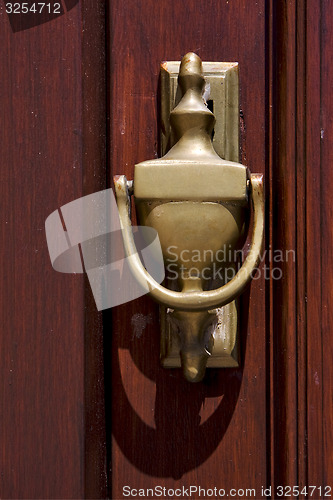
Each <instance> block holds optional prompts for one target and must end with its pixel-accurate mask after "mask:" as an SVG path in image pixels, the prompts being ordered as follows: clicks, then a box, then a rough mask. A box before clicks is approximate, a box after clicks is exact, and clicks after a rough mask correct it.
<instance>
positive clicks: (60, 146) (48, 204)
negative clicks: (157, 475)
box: [0, 1, 106, 498]
mask: <svg viewBox="0 0 333 500" xmlns="http://www.w3.org/2000/svg"><path fill="white" fill-rule="evenodd" d="M89 4H90V5H89V8H88V9H87V10H86V11H85V10H82V5H77V6H76V7H74V4H73V5H72V7H73V8H72V10H70V12H67V13H65V14H64V15H62V16H60V17H59V18H57V19H55V20H53V21H51V22H49V23H45V24H40V25H39V26H36V27H34V28H31V29H26V30H23V31H16V32H13V31H12V29H11V25H10V23H9V20H8V18H7V17H6V14H5V12H4V8H3V5H2V6H1V9H2V15H1V30H0V38H1V47H2V50H1V55H0V65H1V71H2V77H1V95H0V101H1V106H0V114H1V144H2V148H1V174H0V175H1V188H0V189H1V194H0V199H1V201H0V204H1V232H2V238H1V241H2V244H1V250H0V252H1V264H2V265H1V268H2V269H3V275H2V280H1V291H0V301H1V306H0V307H1V318H2V326H1V335H0V350H1V353H2V354H1V365H2V366H1V375H2V388H1V409H0V418H1V423H0V429H1V431H0V432H1V438H0V441H1V452H0V496H1V497H2V498H83V497H84V496H85V476H86V474H85V467H86V466H87V465H88V464H90V466H91V465H92V464H93V463H94V464H95V467H96V468H97V469H98V473H97V474H96V473H95V476H94V474H93V473H90V476H89V477H90V479H91V481H92V483H90V486H89V488H90V489H89V488H87V487H86V491H90V492H91V491H94V492H95V493H94V494H95V496H96V497H97V498H100V497H101V496H102V495H103V493H102V492H103V488H104V490H105V484H106V479H105V475H104V476H103V474H102V471H103V468H101V467H100V464H101V462H102V458H101V456H102V455H103V446H102V443H103V442H104V441H105V440H104V439H103V433H102V432H101V426H102V425H103V429H104V422H103V424H102V423H101V422H102V420H103V418H104V417H103V418H102V416H101V415H103V395H102V387H101V386H103V379H100V378H99V379H97V378H95V379H93V380H95V382H93V381H92V380H91V379H90V378H89V375H91V376H92V377H96V375H97V371H98V372H100V371H101V370H100V366H99V367H98V369H97V368H96V369H94V370H93V369H92V366H93V365H94V364H95V365H98V359H99V357H100V354H101V352H102V351H101V348H100V345H98V343H97V346H96V347H95V346H94V347H92V341H93V340H96V339H99V338H100V335H101V333H100V332H101V322H100V321H99V320H98V319H97V316H96V313H95V312H93V313H92V316H91V319H90V320H89V322H87V323H86V324H85V312H84V311H85V297H84V290H85V283H84V278H83V276H80V275H76V276H74V275H72V274H68V275H66V274H61V273H56V272H55V271H54V270H53V269H52V267H51V264H50V259H49V256H48V251H47V245H46V240H45V230H44V224H45V219H46V217H47V216H48V215H49V214H50V213H51V212H53V211H54V210H56V209H57V208H58V207H60V206H61V205H63V204H65V203H67V202H69V201H72V200H73V199H75V198H78V197H80V196H82V195H83V194H85V193H87V192H89V191H95V190H97V188H98V187H99V188H101V187H104V186H105V175H103V168H104V165H103V166H102V178H101V174H100V172H101V163H100V162H101V154H100V149H101V145H102V151H103V148H104V144H103V141H104V142H105V130H104V139H103V138H102V141H101V140H100V139H99V138H98V137H97V142H95V143H94V144H92V141H94V140H95V141H96V134H97V132H98V129H99V128H100V125H95V124H94V123H93V122H92V123H90V126H89V123H88V122H89V119H90V120H94V119H96V120H98V122H99V123H103V124H105V100H104V101H102V106H103V107H104V115H103V112H102V111H101V106H99V108H98V106H97V108H98V109H97V111H96V110H95V107H96V103H98V102H99V99H100V95H101V93H98V92H97V93H96V88H98V84H99V81H98V80H97V76H98V72H99V74H100V69H99V68H100V67H102V68H103V64H102V65H101V58H103V57H104V47H105V40H104V34H103V31H102V32H101V34H100V35H99V36H98V35H97V34H98V31H97V27H98V26H97V23H96V18H97V17H98V13H99V16H100V18H102V19H103V18H104V12H103V16H101V5H102V2H97V1H96V2H89ZM84 5H85V7H87V5H86V3H84ZM88 14H89V16H90V17H87V15H88ZM100 26H101V23H99V27H100ZM22 27H24V26H23V25H22V26H21V28H22ZM82 29H84V30H85V31H83V41H84V42H86V43H90V41H91V40H90V41H89V40H88V34H89V33H90V32H93V29H94V30H96V31H95V34H94V36H95V37H96V41H95V44H94V45H92V46H91V49H87V48H86V46H83V45H82ZM90 39H92V35H90ZM89 51H90V53H89ZM92 51H95V52H96V53H100V56H99V57H98V58H96V56H95V57H92V54H91V52H92ZM85 59H86V60H85ZM88 60H89V63H88ZM88 65H90V67H88ZM90 68H91V69H90ZM96 70H97V74H94V71H95V72H96ZM84 77H85V79H86V80H87V78H88V77H89V78H90V83H89V84H88V83H83V84H82V80H83V79H84ZM89 85H90V89H89ZM103 93H104V82H102V95H103ZM85 98H87V100H86V101H85ZM84 102H85V107H84ZM88 107H89V109H88ZM89 114H90V118H89ZM100 120H102V121H101V122H100ZM103 127H104V125H103ZM89 163H90V165H88V164H89ZM88 166H89V170H88ZM92 166H93V168H92ZM87 172H90V173H87ZM86 173H87V175H86ZM101 179H102V181H101ZM94 318H95V319H94ZM87 328H89V336H88V332H87V335H86V337H85V330H87ZM90 339H91V340H90ZM85 342H87V345H88V347H89V349H90V348H91V349H90V351H89V353H88V354H87V352H86V350H85ZM99 344H100V343H99ZM85 370H86V374H85ZM87 373H88V376H87ZM85 375H86V376H85ZM98 380H102V383H101V382H98ZM85 384H86V385H85ZM97 407H99V410H100V414H98V413H96V412H95V410H96V408H97ZM86 408H87V410H86ZM90 408H91V409H93V411H94V415H93V417H92V416H89V411H90ZM93 420H94V422H95V425H96V426H98V428H99V430H98V432H94V429H92V427H91V426H92V425H93V424H92V423H93ZM92 457H94V458H92ZM104 459H105V453H104ZM96 476H99V477H98V478H97V477H96ZM97 491H98V493H97Z"/></svg>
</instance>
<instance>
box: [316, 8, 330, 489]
mask: <svg viewBox="0 0 333 500" xmlns="http://www.w3.org/2000/svg"><path fill="white" fill-rule="evenodd" d="M332 22H333V8H332V3H331V2H328V1H326V0H324V1H322V11H321V33H322V36H321V54H322V55H321V103H320V104H321V106H320V112H321V126H320V137H321V149H320V160H321V162H320V167H321V168H320V173H319V172H318V176H317V179H316V184H314V186H313V187H315V186H316V191H317V193H318V177H319V176H320V195H321V205H320V207H321V214H320V215H321V217H320V227H321V259H320V260H321V262H320V264H321V278H322V294H321V312H322V356H323V365H322V372H321V375H322V377H321V378H320V375H319V387H318V384H316V385H317V387H316V388H317V389H320V390H321V391H322V404H323V406H322V412H323V413H322V420H323V424H322V425H323V435H322V443H323V461H322V466H323V471H322V472H323V484H324V485H332V484H333V435H332V429H333V398H332V394H333V367H332V359H333V340H332V330H333V313H332V290H333V273H332V267H331V264H332V262H333V255H332V241H333V230H332V220H333V203H332V192H333V191H332V189H333V156H332V137H333V118H332V117H333V96H332V86H331V83H330V82H332V78H333V74H332V71H333V68H332V51H333V37H332V29H331V26H332ZM317 137H318V130H316V138H317ZM316 161H318V156H317V158H316ZM318 222H319V221H318ZM318 261H319V258H318V255H316V262H317V264H319V262H318ZM316 276H317V275H316ZM315 279H316V278H315ZM316 333H317V335H318V330H317V332H315V331H314V332H313V334H314V336H315V335H316ZM317 342H318V338H317ZM317 345H318V344H317ZM319 368H320V367H319ZM316 381H317V379H316V380H315V382H316Z"/></svg>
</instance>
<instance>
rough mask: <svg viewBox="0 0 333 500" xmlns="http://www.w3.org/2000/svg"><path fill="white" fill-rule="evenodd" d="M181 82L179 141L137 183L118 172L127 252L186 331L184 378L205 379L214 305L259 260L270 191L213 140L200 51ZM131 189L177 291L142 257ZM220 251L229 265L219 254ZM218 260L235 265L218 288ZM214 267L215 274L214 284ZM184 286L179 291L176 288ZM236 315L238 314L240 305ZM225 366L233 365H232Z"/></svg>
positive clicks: (228, 296)
mask: <svg viewBox="0 0 333 500" xmlns="http://www.w3.org/2000/svg"><path fill="white" fill-rule="evenodd" d="M178 81H179V85H180V88H181V90H182V98H181V100H180V101H179V103H178V105H177V106H176V107H175V108H174V109H173V110H172V111H171V113H170V123H171V127H172V129H173V131H174V133H175V136H176V139H177V142H176V143H175V145H174V146H173V147H172V148H171V149H170V150H169V151H168V152H167V153H166V154H165V155H164V156H163V157H162V158H160V159H157V160H148V161H144V162H142V163H139V164H137V165H135V173H134V183H132V182H128V181H127V179H126V177H125V176H123V175H120V176H115V178H114V182H115V192H116V196H117V204H118V210H119V217H120V223H121V227H122V232H123V240H124V249H125V254H126V257H128V263H129V265H130V268H131V271H132V273H133V276H134V277H135V279H136V280H137V281H138V282H139V283H140V284H141V285H142V286H143V287H146V288H147V287H148V289H149V294H150V295H151V297H152V298H153V299H155V300H156V301H158V302H159V303H161V304H163V305H165V306H166V307H167V308H168V309H167V310H166V311H167V314H168V317H169V323H170V322H171V323H173V331H174V332H175V331H176V333H178V334H179V336H178V348H179V351H180V360H181V365H182V368H183V371H184V375H185V377H186V378H187V379H188V380H189V381H192V382H196V381H200V380H201V379H202V378H203V376H204V373H205V368H206V365H207V361H208V360H209V358H210V357H211V356H212V354H213V353H212V351H213V346H214V336H212V325H213V324H214V321H215V323H216V317H217V316H216V310H215V311H214V309H219V308H221V307H222V306H225V305H227V304H230V303H232V301H234V300H235V299H236V298H237V297H238V296H239V295H240V294H241V293H242V291H243V290H244V288H245V287H246V285H247V284H248V283H249V282H250V280H251V278H252V276H253V273H254V270H255V268H256V267H257V265H258V262H259V259H260V250H261V246H262V240H263V232H264V229H263V228H264V189H263V176H262V175H259V174H249V172H248V169H247V168H246V167H245V166H243V165H241V164H239V163H237V162H233V161H229V160H224V159H222V158H221V157H220V156H218V154H217V153H216V152H215V150H214V147H213V145H212V140H211V138H212V130H213V127H214V124H215V117H214V114H213V113H212V112H211V111H210V110H209V109H208V107H207V106H206V104H205V102H204V99H203V90H204V87H205V79H204V76H203V69H202V62H201V60H200V58H199V57H198V56H197V55H196V54H194V53H189V54H186V56H184V58H183V60H182V62H181V65H180V70H179V78H178ZM237 102H238V101H237ZM131 194H133V195H134V200H135V205H136V208H137V213H138V218H139V221H140V224H142V225H146V226H151V227H153V228H154V229H155V230H156V231H157V233H158V235H159V239H160V243H161V247H162V252H163V257H164V261H165V266H166V268H168V265H169V264H170V262H173V264H174V270H175V271H176V274H177V285H172V288H173V289H169V288H166V287H165V286H162V285H159V284H158V283H157V282H156V281H155V280H154V279H153V278H152V277H151V276H150V275H149V273H148V272H147V271H146V269H145V267H144V266H143V264H142V262H141V260H140V257H139V255H138V252H137V249H136V247H135V243H134V238H133V234H132V228H131V220H130V196H131ZM249 198H251V200H252V205H253V234H252V243H251V247H250V250H249V252H248V254H247V256H246V258H245V260H244V262H243V264H242V265H241V267H240V268H239V270H238V271H236V262H234V261H233V259H232V258H230V254H232V252H234V251H235V250H237V249H238V248H241V246H240V245H241V244H242V243H243V242H244V232H245V225H246V224H245V222H246V218H247V217H246V216H247V212H248V210H249ZM171 249H172V250H171ZM221 252H222V253H223V252H224V254H223V255H224V256H225V258H224V260H223V265H222V264H221V258H217V255H219V256H221ZM175 256H176V257H175ZM171 257H172V258H171ZM217 264H219V265H220V266H221V268H222V267H224V268H226V267H227V266H233V267H234V268H235V273H234V276H233V277H232V279H230V280H229V281H228V280H224V279H223V278H222V283H221V282H220V286H217V287H216V286H214V280H213V278H212V271H213V267H214V266H215V265H217ZM207 270H210V271H208V275H209V272H210V273H211V275H209V276H210V279H209V280H208V281H207ZM204 272H205V273H204ZM223 281H224V282H223ZM177 286H178V288H180V289H178V290H177V289H175V288H176V287H177ZM233 314H234V315H236V316H237V310H236V308H235V309H234V312H233ZM235 321H236V323H237V320H235ZM234 343H236V340H235V342H234ZM233 347H234V346H233ZM231 350H232V349H231ZM229 355H231V354H230V352H229ZM221 356H222V357H223V353H222V355H221ZM221 356H220V357H221ZM165 365H166V366H168V364H167V363H165ZM221 365H222V366H232V364H231V365H230V364H228V362H227V363H225V364H223V362H222V363H220V364H219V365H218V366H221ZM169 366H177V365H176V364H175V365H172V364H170V365H169ZM211 366H214V365H213V364H212V365H211ZM234 366H235V365H234Z"/></svg>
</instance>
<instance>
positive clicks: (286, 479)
mask: <svg viewBox="0 0 333 500" xmlns="http://www.w3.org/2000/svg"><path fill="white" fill-rule="evenodd" d="M331 20H332V8H331V7H330V5H329V3H328V2H325V1H322V2H316V1H312V0H308V1H307V2H302V1H295V2H279V3H276V6H275V26H276V39H275V47H276V50H275V54H274V62H275V71H274V77H275V84H274V97H275V100H274V102H275V110H276V117H277V119H276V122H275V124H276V125H275V127H276V128H275V132H274V134H273V135H275V138H276V143H275V144H276V146H275V154H274V157H273V158H274V160H273V181H272V182H273V186H272V196H273V203H272V206H273V219H272V221H273V228H272V232H273V236H274V241H275V245H278V246H279V247H280V248H283V249H288V248H295V250H296V260H295V262H294V263H293V264H292V263H291V264H288V265H284V266H283V273H284V279H283V281H281V282H274V284H273V290H272V291H273V304H274V306H273V325H274V332H273V341H274V360H273V364H274V365H275V383H274V386H273V397H274V417H275V418H274V451H275V452H274V454H273V456H274V463H275V466H274V481H275V483H276V484H283V485H292V484H298V485H300V486H301V487H303V486H306V485H317V486H325V485H327V484H331V483H332V468H331V463H332V439H331V430H332V396H331V395H332V391H331V389H332V384H331V380H332V368H331V363H330V362H328V359H331V356H332V339H331V335H330V334H329V333H328V332H331V331H332V327H333V324H332V315H331V308H330V307H329V306H328V300H329V299H328V297H331V290H332V288H331V285H332V273H331V271H330V269H329V268H328V263H329V262H330V261H331V260H332V256H331V242H332V234H331V223H332V202H331V198H330V196H329V195H328V193H329V192H330V189H331V188H332V173H331V171H332V169H331V153H330V146H329V145H328V144H329V143H328V137H329V134H330V123H331V113H332V100H331V91H330V89H331V87H330V84H329V81H330V72H331V70H330V63H329V60H330V58H331V54H332V48H333V46H332V36H331V33H330V29H329V28H328V26H329V22H330V21H331ZM327 134H328V135H327ZM328 242H330V243H328ZM328 287H330V288H328ZM328 290H330V291H328ZM324 297H325V298H324ZM315 494H318V496H320V495H319V492H318V491H317V492H316V493H315Z"/></svg>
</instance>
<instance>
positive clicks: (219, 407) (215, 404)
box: [110, 0, 268, 498]
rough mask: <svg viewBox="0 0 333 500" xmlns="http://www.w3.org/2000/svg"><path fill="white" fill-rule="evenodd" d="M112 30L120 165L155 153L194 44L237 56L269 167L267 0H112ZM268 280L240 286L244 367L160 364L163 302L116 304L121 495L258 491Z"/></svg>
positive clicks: (116, 490) (128, 168)
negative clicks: (161, 79)
mask: <svg viewBox="0 0 333 500" xmlns="http://www.w3.org/2000/svg"><path fill="white" fill-rule="evenodd" d="M110 35H111V42H110V43H111V48H110V117H111V118H112V120H111V122H110V127H111V130H110V159H111V167H112V168H111V170H112V174H121V173H125V174H126V175H127V176H128V178H132V176H133V168H134V164H135V163H137V162H139V161H141V160H145V159H149V158H154V157H156V156H157V155H158V122H159V111H158V109H159V108H158V106H159V103H158V97H157V96H158V75H159V65H160V62H161V61H163V60H180V59H181V57H182V56H183V55H184V54H185V53H186V52H187V51H189V50H193V51H196V52H197V53H198V54H199V55H200V57H201V58H202V59H203V60H215V61H238V62H239V64H240V88H241V108H242V116H243V119H242V138H241V146H242V161H243V162H244V163H246V164H247V165H248V166H249V167H250V168H251V170H252V171H253V172H265V169H266V159H267V157H266V149H267V148H266V140H267V137H266V133H265V130H266V128H265V127H266V113H267V111H268V110H267V108H266V104H267V100H266V94H265V90H266V84H267V81H266V73H267V69H266V67H265V61H266V55H267V54H266V23H265V2H263V1H262V2H260V1H259V2H256V3H255V4H253V5H252V4H251V8H248V5H247V3H246V2H244V1H233V2H213V1H208V2H204V3H202V2H194V1H182V2H180V1H174V2H167V1H164V0H163V1H160V2H153V1H146V2H141V3H138V2H135V1H130V0H126V1H122V2H120V1H114V2H112V4H111V8H110ZM265 285H266V283H265V280H263V279H260V280H256V281H254V282H253V284H252V286H251V293H250V294H249V292H248V293H247V294H246V296H245V297H244V298H243V313H242V327H241V330H242V352H243V354H242V367H241V368H240V369H238V370H221V371H214V370H212V371H210V372H209V373H208V377H207V379H206V381H205V382H203V383H201V384H198V385H189V384H188V383H186V382H184V381H183V380H182V376H181V374H180V373H179V371H177V370H174V371H166V370H163V369H162V368H160V366H159V359H158V357H159V321H158V306H157V305H156V304H153V303H152V302H151V300H150V299H149V298H147V297H144V298H142V299H138V300H136V301H133V302H132V303H129V304H126V305H124V306H121V307H117V308H115V309H114V310H113V311H112V318H110V321H111V319H112V330H113V344H112V355H113V368H112V377H111V376H110V385H111V384H112V396H113V405H112V432H113V455H112V457H113V458H112V466H111V470H112V480H113V493H112V497H113V498H120V497H121V496H122V487H123V486H124V485H132V486H133V487H135V488H139V487H143V486H145V487H148V486H149V487H154V485H157V484H159V485H162V486H163V485H164V486H167V487H175V486H179V485H184V486H188V485H189V484H193V485H195V484H196V485H199V484H200V485H201V486H202V487H206V488H208V487H211V486H214V485H216V486H218V485H219V484H220V485H221V487H222V486H223V487H225V488H232V487H242V486H243V487H247V488H251V487H256V488H258V491H259V489H260V488H261V485H264V484H265V483H266V481H268V480H267V470H266V469H267V461H266V444H267V443H266V432H265V429H266V423H267V420H266V418H267V412H266V399H265V395H266V357H265V353H266V339H265V335H266V319H265ZM249 304H250V305H249ZM110 316H111V315H110ZM140 325H141V327H140ZM110 349H111V348H110ZM245 351H246V352H245ZM200 419H201V420H200ZM240 464H242V467H240Z"/></svg>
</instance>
